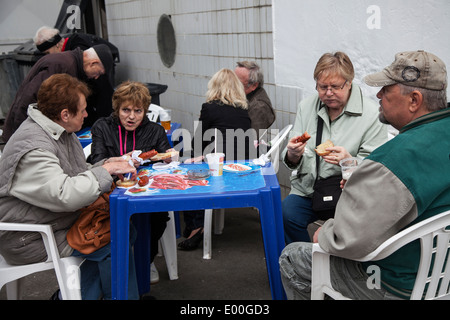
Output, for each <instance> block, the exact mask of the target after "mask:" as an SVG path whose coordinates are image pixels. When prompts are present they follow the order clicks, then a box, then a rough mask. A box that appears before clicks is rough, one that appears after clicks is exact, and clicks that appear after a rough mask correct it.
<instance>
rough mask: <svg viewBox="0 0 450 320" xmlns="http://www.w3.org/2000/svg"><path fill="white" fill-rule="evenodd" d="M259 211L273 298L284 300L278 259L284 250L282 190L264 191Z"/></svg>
mask: <svg viewBox="0 0 450 320" xmlns="http://www.w3.org/2000/svg"><path fill="white" fill-rule="evenodd" d="M259 210H260V214H259V215H260V219H261V229H262V234H263V241H264V250H265V254H266V264H267V273H268V275H269V283H270V290H271V293H272V298H273V299H274V300H284V299H286V295H285V292H284V289H283V284H282V283H281V275H280V267H279V264H278V258H279V257H280V254H281V251H282V250H283V248H284V231H283V220H282V216H281V215H282V213H281V197H280V190H279V189H271V190H270V191H268V190H262V191H261V207H260V208H259Z"/></svg>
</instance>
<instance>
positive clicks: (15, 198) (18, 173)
mask: <svg viewBox="0 0 450 320" xmlns="http://www.w3.org/2000/svg"><path fill="white" fill-rule="evenodd" d="M28 114H29V118H28V119H27V120H26V121H25V122H24V123H23V124H22V126H21V127H20V128H19V129H18V130H17V132H16V133H15V134H14V135H13V136H12V137H11V139H10V140H9V141H8V143H7V145H6V146H5V149H4V152H3V155H2V158H1V160H0V221H2V222H18V223H42V224H51V225H52V226H53V230H54V233H55V237H56V242H57V245H58V248H59V251H60V253H61V255H62V256H67V255H70V254H71V252H72V249H71V248H70V247H69V246H68V244H67V241H66V233H67V230H68V229H69V228H70V227H71V226H72V224H73V223H74V222H75V220H76V219H77V217H78V215H79V213H78V210H79V209H81V208H82V207H85V206H88V205H89V204H91V203H92V202H94V201H95V200H96V199H97V198H98V196H99V195H100V194H101V193H104V192H107V191H109V190H110V187H111V184H112V177H111V176H110V175H109V173H108V171H106V170H105V169H104V168H102V167H101V166H99V165H100V164H101V163H99V164H97V165H94V166H91V165H88V164H87V163H86V161H85V157H84V153H83V149H82V147H81V144H80V142H79V141H78V139H77V137H76V135H75V134H74V133H71V134H69V133H67V131H65V130H64V128H62V127H61V126H59V125H58V124H56V123H55V122H53V121H51V120H50V119H48V118H47V117H45V116H44V115H42V113H41V112H40V111H38V110H37V109H35V108H34V107H33V105H31V106H30V108H29V110H28ZM0 254H2V255H3V256H4V258H5V259H6V260H7V261H8V262H9V263H11V264H25V263H33V262H37V261H43V260H45V259H46V253H45V250H44V246H43V242H42V240H41V237H40V235H39V234H36V233H27V232H0Z"/></svg>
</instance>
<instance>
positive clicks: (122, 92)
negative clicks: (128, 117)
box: [112, 81, 152, 116]
mask: <svg viewBox="0 0 450 320" xmlns="http://www.w3.org/2000/svg"><path fill="white" fill-rule="evenodd" d="M151 101H152V97H151V96H150V92H149V90H148V88H147V87H146V86H145V85H144V84H142V83H140V82H135V81H125V82H122V83H121V84H120V85H119V86H118V87H117V89H116V90H115V91H114V94H113V97H112V105H113V111H114V115H116V116H119V110H120V106H121V105H122V104H123V103H124V102H130V103H131V104H132V105H133V106H134V107H138V108H139V107H142V108H143V109H144V112H145V113H147V111H148V107H149V106H150V102H151Z"/></svg>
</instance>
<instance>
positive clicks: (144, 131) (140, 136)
mask: <svg viewBox="0 0 450 320" xmlns="http://www.w3.org/2000/svg"><path fill="white" fill-rule="evenodd" d="M119 123H120V122H119V119H118V118H117V117H115V116H114V115H111V116H109V117H106V118H100V119H98V120H97V121H96V122H95V124H94V125H93V126H92V128H91V132H92V147H91V156H90V157H89V162H90V163H96V162H98V161H100V160H103V159H106V158H110V157H118V156H120V155H123V154H125V153H128V152H131V151H133V150H141V151H142V152H146V151H149V150H152V149H155V150H156V151H158V152H166V151H167V150H168V149H170V148H171V146H170V143H169V139H167V135H166V131H165V130H164V128H163V127H162V126H160V125H159V124H157V123H154V122H151V121H150V120H149V119H148V118H147V117H144V120H143V121H142V123H141V125H140V126H139V127H138V128H137V129H136V130H135V131H134V132H133V131H126V130H125V128H124V127H123V126H122V125H120V130H119ZM119 132H121V133H122V139H120V137H119ZM121 141H122V145H121ZM133 146H134V148H133ZM121 149H122V150H121Z"/></svg>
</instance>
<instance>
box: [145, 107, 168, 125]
mask: <svg viewBox="0 0 450 320" xmlns="http://www.w3.org/2000/svg"><path fill="white" fill-rule="evenodd" d="M163 110H164V109H163V108H161V107H160V106H158V105H156V104H153V103H152V104H150V106H149V107H148V112H147V117H148V119H149V120H150V121H152V122H157V121H158V117H159V114H160V113H161V111H163Z"/></svg>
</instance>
